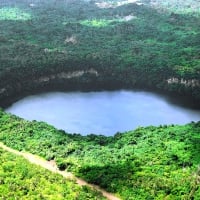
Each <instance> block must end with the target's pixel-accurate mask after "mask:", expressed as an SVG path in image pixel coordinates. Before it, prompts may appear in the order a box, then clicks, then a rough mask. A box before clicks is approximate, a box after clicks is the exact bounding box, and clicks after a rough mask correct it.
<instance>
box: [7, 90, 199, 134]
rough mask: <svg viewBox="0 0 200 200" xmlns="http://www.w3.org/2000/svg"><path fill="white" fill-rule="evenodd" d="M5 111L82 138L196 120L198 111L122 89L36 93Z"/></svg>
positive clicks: (160, 98)
mask: <svg viewBox="0 0 200 200" xmlns="http://www.w3.org/2000/svg"><path fill="white" fill-rule="evenodd" d="M6 111H7V112H10V113H13V114H15V115H18V116H20V117H23V118H25V119H28V120H38V121H45V122H48V123H49V124H51V125H54V126H55V127H56V128H58V129H63V130H65V131H66V132H69V133H81V134H82V135H87V134H90V133H93V134H102V135H107V136H110V135H114V134H115V133H116V132H122V131H128V130H133V129H135V128H137V127H138V126H148V125H160V124H185V123H189V122H191V121H199V120H200V110H192V109H189V108H184V107H181V106H178V105H175V104H172V103H170V102H168V101H167V100H166V99H165V97H163V96H160V95H157V94H154V93H150V92H141V91H124V90H120V91H104V92H85V93H84V92H51V93H44V94H38V95H33V96H28V97H26V98H24V99H21V100H20V101H18V102H16V103H14V104H13V105H12V106H11V107H9V108H8V109H6Z"/></svg>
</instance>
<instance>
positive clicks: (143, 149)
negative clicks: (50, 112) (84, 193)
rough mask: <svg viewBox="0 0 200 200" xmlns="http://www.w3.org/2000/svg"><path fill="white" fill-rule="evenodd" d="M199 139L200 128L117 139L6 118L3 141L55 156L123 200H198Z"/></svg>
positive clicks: (1, 124)
mask: <svg viewBox="0 0 200 200" xmlns="http://www.w3.org/2000/svg"><path fill="white" fill-rule="evenodd" d="M199 133H200V122H197V123H190V124H187V125H185V126H178V125H170V126H166V125H165V126H160V127H153V126H149V127H146V128H143V127H139V128H138V129H136V130H135V131H130V132H126V133H117V134H116V135H115V136H114V137H105V136H96V135H88V136H81V135H78V134H73V135H72V134H67V133H65V132H64V131H59V130H56V129H55V128H53V127H52V126H49V125H47V124H46V123H43V122H36V121H33V122H28V121H25V120H22V119H20V118H18V117H15V116H12V115H9V114H5V113H4V112H3V111H1V112H0V141H2V142H4V143H5V144H6V145H8V146H10V147H12V148H15V149H18V150H25V151H28V152H31V153H34V154H37V155H40V156H42V157H44V158H46V157H47V156H48V155H51V158H52V159H54V160H55V161H56V163H57V164H58V166H59V168H60V169H61V170H65V169H67V170H68V171H72V172H73V173H75V174H76V175H77V176H80V177H82V178H83V179H85V180H87V181H89V182H91V183H95V184H98V185H100V186H101V187H103V188H105V189H106V190H108V191H110V192H114V193H117V194H119V195H120V196H121V197H122V198H123V199H131V198H134V199H148V198H149V199H164V198H167V199H187V198H189V195H190V197H191V196H192V197H191V198H194V199H198V196H199V175H198V174H199V172H197V171H198V166H199V164H200V157H199V155H200V148H199V143H200V137H199ZM5 169H7V170H8V171H9V169H10V165H9V163H8V165H6V166H5ZM194 174H197V175H196V176H194Z"/></svg>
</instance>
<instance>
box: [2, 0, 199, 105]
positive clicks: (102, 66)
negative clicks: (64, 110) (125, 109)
mask: <svg viewBox="0 0 200 200" xmlns="http://www.w3.org/2000/svg"><path fill="white" fill-rule="evenodd" d="M199 4H200V3H199V1H196V0H184V1H183V0H181V1H174V0H170V1H160V0H154V1H151V0H141V1H139V0H128V1H119V0H113V1H107V0H105V1H100V0H92V1H89V0H88V1H84V0H81V1H76V0H48V1H47V0H28V1H27V0H21V1H18V0H14V1H4V2H2V3H1V5H0V22H1V23H0V94H1V97H0V99H1V102H2V103H1V105H3V104H6V103H8V102H9V101H10V102H11V101H13V100H14V97H16V96H17V97H18V96H20V95H23V94H27V93H28V94H30V93H33V92H37V91H39V90H40V91H41V90H42V91H44V90H53V89H63V90H69V89H73V90H74V89H82V90H83V89H92V90H97V89H113V88H141V87H142V88H146V89H154V90H160V91H165V92H166V91H169V92H172V93H173V92H174V93H176V94H181V95H186V96H189V97H190V98H191V99H196V100H198V101H196V102H195V103H196V105H197V104H198V105H199V102H200V101H199V99H200V56H199V52H200V40H199V38H200V11H199V7H200V5H199ZM80 71H81V73H80ZM72 72H79V73H78V74H79V75H77V73H76V75H75V74H73V75H72V74H71V73H72ZM11 97H12V98H11ZM3 100H4V102H3Z"/></svg>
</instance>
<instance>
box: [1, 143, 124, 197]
mask: <svg viewBox="0 0 200 200" xmlns="http://www.w3.org/2000/svg"><path fill="white" fill-rule="evenodd" d="M0 147H1V148H3V149H4V150H6V151H8V152H11V153H14V154H16V155H19V156H23V157H24V158H25V159H27V160H28V161H29V162H31V163H33V164H36V165H39V166H41V167H43V168H45V169H48V170H49V171H51V172H54V173H57V174H60V175H62V176H63V177H65V178H67V179H71V180H75V181H76V183H77V184H78V185H80V186H83V185H86V186H89V187H90V188H92V189H96V190H97V191H99V192H101V193H102V195H103V196H104V197H106V198H107V199H109V200H121V199H120V198H118V197H116V196H114V195H113V194H112V193H109V192H106V191H105V190H103V189H102V188H100V187H99V186H97V185H93V184H90V183H87V182H86V181H84V180H83V179H80V178H77V177H75V176H74V175H73V174H72V173H70V172H66V171H61V170H59V169H58V167H57V166H56V163H55V162H53V161H46V160H44V159H42V158H41V157H39V156H36V155H33V154H31V153H27V152H20V151H17V150H14V149H11V148H10V147H7V146H6V145H4V144H3V143H1V142H0Z"/></svg>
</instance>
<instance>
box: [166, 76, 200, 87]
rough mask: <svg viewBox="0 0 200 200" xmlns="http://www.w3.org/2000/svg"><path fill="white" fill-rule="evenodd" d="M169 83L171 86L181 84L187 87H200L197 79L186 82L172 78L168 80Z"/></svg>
mask: <svg viewBox="0 0 200 200" xmlns="http://www.w3.org/2000/svg"><path fill="white" fill-rule="evenodd" d="M167 83H168V84H169V85H170V84H174V83H175V84H181V85H184V86H186V87H200V81H199V80H197V79H189V80H186V79H183V78H181V79H178V78H176V77H172V78H169V79H167Z"/></svg>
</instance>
